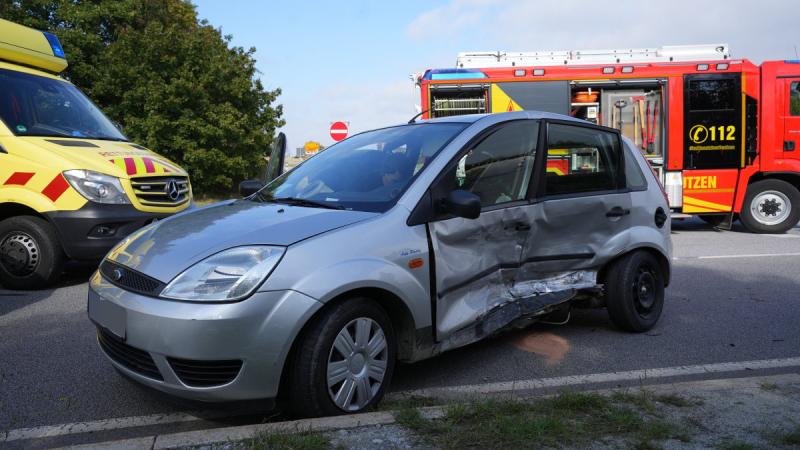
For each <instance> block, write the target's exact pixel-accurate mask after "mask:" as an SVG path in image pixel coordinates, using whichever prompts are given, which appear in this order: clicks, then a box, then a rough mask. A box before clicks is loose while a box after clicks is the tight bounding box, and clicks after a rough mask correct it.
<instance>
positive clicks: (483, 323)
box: [88, 111, 672, 416]
mask: <svg viewBox="0 0 800 450" xmlns="http://www.w3.org/2000/svg"><path fill="white" fill-rule="evenodd" d="M277 142H278V143H279V146H278V148H275V149H273V158H272V159H273V160H274V161H278V160H280V159H282V156H281V155H282V152H283V150H284V148H280V147H281V146H283V147H285V139H283V138H280V139H278V140H277ZM276 165H277V164H276ZM274 167H275V166H273V169H274ZM275 172H277V170H275ZM273 174H274V173H273ZM261 185H262V184H261V183H259V184H258V185H257V186H253V183H252V182H250V183H247V182H245V183H243V186H242V190H243V191H246V192H244V194H247V196H246V198H244V199H242V200H235V201H227V202H223V203H218V204H215V205H211V206H208V207H205V208H201V209H198V210H195V211H192V212H188V213H184V214H180V215H177V216H174V217H170V218H168V219H165V220H162V221H160V222H157V223H155V224H152V225H150V226H148V227H146V228H144V229H142V230H140V231H139V232H137V233H135V234H133V235H131V236H129V237H128V238H127V239H125V240H124V241H123V242H121V243H120V244H119V245H118V246H117V247H115V248H114V249H113V250H112V251H111V252H110V253H109V254H108V255H107V257H106V258H105V260H104V261H103V263H102V264H101V266H100V269H99V270H98V271H97V273H95V274H94V275H93V276H92V279H91V283H90V288H89V299H88V313H89V318H90V319H91V320H92V322H94V323H95V324H96V325H97V338H98V343H99V345H100V348H101V349H102V351H103V352H104V353H105V355H106V356H107V357H108V359H109V360H110V361H111V364H113V365H114V367H115V368H116V369H117V370H118V371H119V372H121V373H122V374H124V375H126V376H128V377H130V378H133V379H135V380H137V381H139V382H141V383H142V384H145V385H148V386H151V387H153V388H155V389H159V390H161V391H164V392H168V393H170V394H174V395H178V396H182V397H189V398H193V399H200V400H207V401H223V400H241V399H275V398H278V397H279V394H280V398H282V399H286V400H287V401H286V405H288V408H290V409H292V410H293V411H294V412H295V413H298V414H301V415H311V416H313V415H327V414H341V413H355V412H359V411H363V410H364V409H367V408H371V407H373V406H374V405H375V404H376V403H377V402H378V401H380V399H381V398H382V396H383V394H384V392H385V391H386V389H387V387H388V385H389V383H390V380H391V377H392V372H393V370H394V367H395V363H396V361H402V362H413V361H418V360H421V359H425V358H430V357H432V356H434V355H436V354H438V353H441V352H443V351H446V350H450V349H453V348H457V347H461V346H464V345H467V344H470V343H472V342H476V341H478V340H481V339H483V338H485V337H487V336H490V335H493V334H496V333H498V332H500V331H502V330H506V329H509V328H511V327H520V326H525V325H527V324H529V323H531V322H533V321H535V320H536V319H538V318H543V317H547V316H548V315H549V316H552V315H553V314H554V312H563V311H565V310H568V308H570V307H581V306H582V307H605V308H607V310H608V313H609V315H610V318H611V321H612V322H613V323H614V324H615V325H616V326H617V327H618V328H620V329H622V330H626V331H634V332H641V331H644V330H648V329H650V328H651V327H653V326H654V325H655V324H656V322H657V321H658V319H659V316H660V315H661V311H662V307H663V303H664V289H665V286H666V285H667V284H668V282H669V277H670V259H671V253H672V244H671V241H670V222H669V215H668V214H669V208H668V206H667V200H666V198H665V194H664V192H663V190H662V189H661V186H660V184H659V182H658V181H657V180H656V178H655V176H654V175H653V172H652V170H651V169H650V167H649V165H648V163H647V162H646V160H645V159H644V158H643V157H642V155H641V154H640V152H639V151H638V150H637V149H636V148H635V147H634V146H633V145H632V144H631V143H630V142H627V141H626V140H625V139H624V138H622V137H621V136H620V134H619V132H618V131H616V130H613V129H608V128H603V127H598V126H595V125H592V124H589V123H587V122H583V121H579V120H575V119H571V118H569V117H566V116H560V115H555V114H548V113H539V112H532V111H521V112H512V113H503V114H492V115H474V116H457V117H452V118H444V119H436V120H426V121H419V122H410V123H408V124H403V125H400V126H395V127H389V128H383V129H378V130H374V131H368V132H364V133H361V134H358V135H355V136H353V137H351V138H349V139H346V140H344V141H342V142H341V143H338V144H336V145H333V146H331V147H330V148H328V149H327V150H325V151H323V152H322V153H320V154H319V155H317V156H314V157H313V158H310V159H309V160H307V161H306V162H304V163H303V164H301V165H300V166H298V167H296V168H295V169H293V170H291V171H289V172H287V173H285V174H282V175H280V176H278V177H277V178H275V179H274V180H272V181H271V182H269V183H267V184H266V185H265V186H263V188H262V187H261Z"/></svg>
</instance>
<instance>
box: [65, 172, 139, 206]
mask: <svg viewBox="0 0 800 450" xmlns="http://www.w3.org/2000/svg"><path fill="white" fill-rule="evenodd" d="M64 178H66V179H67V181H69V184H70V185H71V186H72V187H73V188H75V190H76V191H78V192H80V194H81V195H82V196H84V197H86V198H87V199H88V200H91V201H93V202H97V203H111V204H117V205H123V204H127V203H130V202H131V201H130V200H129V199H128V195H127V194H125V190H124V189H122V184H120V182H119V178H117V177H112V176H111V175H105V174H102V173H98V172H92V171H91V170H67V171H65V172H64Z"/></svg>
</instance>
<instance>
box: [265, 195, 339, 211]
mask: <svg viewBox="0 0 800 450" xmlns="http://www.w3.org/2000/svg"><path fill="white" fill-rule="evenodd" d="M266 201H268V202H275V203H286V204H287V205H293V206H308V207H311V208H326V209H344V206H340V205H331V204H328V203H323V202H317V201H314V200H309V199H306V198H297V197H277V198H267V199H266Z"/></svg>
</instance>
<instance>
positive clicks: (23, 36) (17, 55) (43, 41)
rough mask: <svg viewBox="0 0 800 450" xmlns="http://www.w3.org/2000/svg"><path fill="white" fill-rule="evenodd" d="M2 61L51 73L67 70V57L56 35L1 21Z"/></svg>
mask: <svg viewBox="0 0 800 450" xmlns="http://www.w3.org/2000/svg"><path fill="white" fill-rule="evenodd" d="M0 60H2V61H8V62H11V63H15V64H22V65H25V66H30V67H35V68H37V69H42V70H45V71H47V72H51V73H59V72H62V71H63V70H64V69H66V68H67V60H66V55H65V54H64V49H63V47H61V43H60V42H59V41H58V38H57V37H56V36H55V35H54V34H50V33H47V32H44V31H39V30H35V29H33V28H29V27H26V26H23V25H20V24H18V23H14V22H10V21H8V20H4V19H0Z"/></svg>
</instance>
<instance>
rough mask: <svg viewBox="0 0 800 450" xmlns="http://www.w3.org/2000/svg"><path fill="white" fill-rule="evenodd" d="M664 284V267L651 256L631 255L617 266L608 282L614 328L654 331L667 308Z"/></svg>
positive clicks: (610, 271)
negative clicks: (665, 307)
mask: <svg viewBox="0 0 800 450" xmlns="http://www.w3.org/2000/svg"><path fill="white" fill-rule="evenodd" d="M664 280H665V276H664V274H663V273H662V269H661V265H660V264H659V263H658V261H657V260H656V258H655V256H653V255H652V254H650V253H648V252H645V251H636V252H633V253H629V254H627V255H625V256H623V257H622V258H620V259H619V260H617V261H616V262H614V263H613V265H612V266H611V267H610V268H609V269H608V274H607V276H606V280H605V281H606V283H605V284H606V286H605V288H606V297H607V299H606V306H607V308H608V315H609V316H610V317H611V321H612V322H613V323H614V325H616V326H617V327H619V328H621V329H623V330H625V331H634V332H642V331H647V330H649V329H650V328H653V326H655V324H656V322H658V319H659V318H660V317H661V311H662V309H663V308H664Z"/></svg>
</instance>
